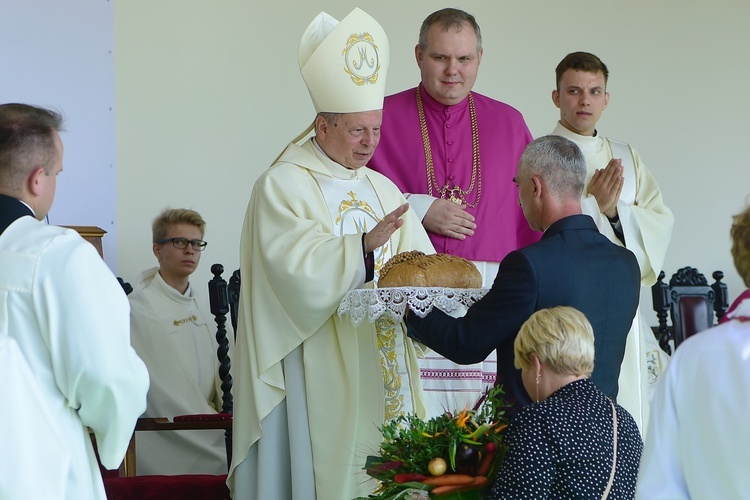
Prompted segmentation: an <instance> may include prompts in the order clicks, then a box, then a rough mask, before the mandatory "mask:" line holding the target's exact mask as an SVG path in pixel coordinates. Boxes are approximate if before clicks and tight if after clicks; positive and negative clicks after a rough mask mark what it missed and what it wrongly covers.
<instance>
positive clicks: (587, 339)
mask: <svg viewBox="0 0 750 500" xmlns="http://www.w3.org/2000/svg"><path fill="white" fill-rule="evenodd" d="M514 350H515V365H516V368H519V369H521V377H522V379H523V384H524V387H525V388H526V391H527V392H528V393H529V395H530V396H531V398H532V399H533V400H534V401H536V402H535V403H532V404H530V405H528V406H526V407H524V408H523V409H522V410H521V411H519V412H518V414H517V415H516V417H515V418H514V419H513V421H512V422H511V424H510V427H509V428H508V431H507V434H506V442H507V444H508V447H509V448H508V453H507V455H506V458H505V462H504V463H503V466H502V467H501V469H500V471H499V472H498V475H497V477H496V479H495V481H494V483H493V484H492V486H491V487H490V490H489V494H488V496H487V498H489V499H515V498H519V499H521V498H529V499H535V500H536V499H542V498H559V499H574V498H580V499H601V498H609V499H622V498H633V497H634V496H635V483H636V479H637V477H638V464H639V462H640V458H641V450H642V449H643V441H642V440H641V435H640V433H639V431H638V428H637V426H636V424H635V420H634V419H633V417H632V416H631V415H630V414H629V413H628V412H627V411H626V410H625V409H624V408H622V407H621V406H619V405H616V404H614V403H613V402H612V401H611V400H610V399H609V398H607V396H605V395H604V393H602V392H601V391H600V390H599V389H597V388H596V387H595V386H594V385H593V384H592V383H591V382H590V381H589V380H588V377H589V375H591V372H592V370H593V369H594V333H593V330H592V328H591V324H590V323H589V322H588V320H587V319H586V317H585V316H584V315H583V313H581V312H579V311H577V310H576V309H573V308H571V307H555V308H552V309H542V310H540V311H537V312H536V313H534V314H533V315H532V316H531V317H530V318H529V320H528V321H526V323H524V325H523V326H522V327H521V330H520V332H519V333H518V336H517V337H516V340H515V344H514ZM613 411H616V419H615V418H613ZM615 433H616V435H617V439H616V440H615V439H614V435H615ZM613 458H616V460H615V461H614V464H613Z"/></svg>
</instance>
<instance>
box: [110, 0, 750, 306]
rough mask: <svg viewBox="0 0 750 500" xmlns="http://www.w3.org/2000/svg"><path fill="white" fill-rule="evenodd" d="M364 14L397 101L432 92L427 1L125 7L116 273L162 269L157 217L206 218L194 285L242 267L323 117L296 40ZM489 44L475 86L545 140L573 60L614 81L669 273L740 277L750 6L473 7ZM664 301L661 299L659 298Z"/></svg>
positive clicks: (533, 2)
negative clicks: (667, 238) (661, 203)
mask: <svg viewBox="0 0 750 500" xmlns="http://www.w3.org/2000/svg"><path fill="white" fill-rule="evenodd" d="M355 5H359V6H361V7H362V8H364V9H365V10H366V11H367V12H368V13H370V14H371V15H373V16H374V17H375V18H376V19H378V20H379V21H380V23H381V24H382V25H383V27H384V28H385V30H386V32H387V33H388V35H389V38H390V42H391V67H390V70H389V75H388V89H389V93H390V92H396V91H398V90H401V89H404V88H407V87H411V86H413V85H414V84H415V83H416V82H417V81H418V71H417V68H416V65H415V63H414V55H413V48H414V45H415V43H416V41H417V32H418V29H419V25H420V24H421V22H422V19H423V18H424V17H425V16H426V15H428V14H429V13H431V12H433V11H434V10H437V9H439V8H442V7H444V6H448V5H449V4H442V3H439V2H434V1H429V0H412V1H409V2H403V1H396V0H383V1H381V2H378V3H369V4H356V3H353V2H350V1H344V0H321V1H317V2H302V1H301V0H299V1H294V2H293V1H289V0H277V1H273V2H252V3H251V2H249V1H247V0H243V1H240V0H217V1H208V0H203V1H199V0H160V1H158V2H154V1H150V0H128V1H123V2H117V3H116V5H115V47H116V58H115V68H116V75H115V76H116V94H115V95H116V103H117V145H118V150H117V167H118V168H117V194H118V206H117V211H118V221H119V241H118V249H119V253H118V263H119V270H120V274H121V275H123V276H125V277H126V278H128V279H131V280H132V279H134V278H135V276H136V275H137V274H138V272H140V271H141V270H142V269H144V268H146V267H148V266H151V265H153V264H154V263H155V259H154V258H153V256H152V255H151V249H150V230H149V227H150V222H151V219H152V218H153V217H154V216H155V215H156V213H157V212H158V211H159V210H161V209H162V208H164V207H165V206H167V205H169V206H184V207H192V208H194V209H196V210H198V211H199V212H201V213H202V214H203V215H204V217H205V218H206V220H207V222H208V232H207V235H206V239H207V240H208V241H209V246H208V249H207V250H206V252H205V254H204V257H203V259H204V260H203V263H202V268H201V269H200V270H199V272H198V274H197V276H196V280H194V281H195V282H198V281H199V280H200V281H205V280H207V279H208V278H209V272H208V268H209V266H210V264H211V263H213V262H222V263H224V264H225V267H227V268H231V269H234V268H236V267H238V265H239V261H238V246H239V232H240V229H241V225H242V220H243V216H244V211H245V207H246V205H247V201H248V199H249V197H250V191H251V189H252V185H253V182H254V180H255V179H256V178H257V176H258V175H259V173H260V172H261V171H262V170H264V169H265V168H267V166H268V165H269V164H270V162H271V161H272V160H273V159H274V158H275V157H276V156H277V155H278V153H279V152H280V151H281V150H282V148H283V147H284V146H285V145H286V144H287V143H288V141H289V140H291V139H292V138H293V137H294V136H296V135H297V133H299V132H301V131H302V130H303V129H304V128H305V127H306V126H307V125H308V124H309V123H310V121H311V120H312V118H313V114H314V111H313V107H312V105H311V103H310V100H309V97H308V95H307V91H306V89H305V87H304V84H303V82H302V78H301V77H300V75H299V71H298V68H297V45H298V42H299V38H300V36H301V34H302V32H303V31H304V29H305V27H306V26H307V25H308V23H309V22H310V21H311V20H312V18H313V17H314V16H315V15H316V14H317V13H318V12H319V11H321V10H326V11H327V12H328V13H329V14H331V15H333V16H334V17H337V18H339V19H341V18H343V17H344V16H345V15H346V14H347V13H348V12H350V11H351V9H352V8H353V7H354V6H355ZM460 7H461V8H463V9H465V10H467V11H469V12H471V13H473V14H474V15H475V16H476V17H477V20H478V22H479V23H480V25H481V27H482V31H483V38H484V59H483V60H482V65H481V69H480V76H479V80H478V82H477V86H476V90H477V91H479V92H482V93H485V94H488V95H490V96H492V97H495V98H498V99H501V100H504V101H506V102H508V103H510V104H512V105H514V106H515V107H517V108H518V109H519V110H521V111H522V112H523V113H524V115H525V117H526V120H527V122H528V124H529V128H530V129H531V131H532V133H533V134H534V135H535V136H538V135H543V134H545V133H548V132H549V131H551V130H552V128H553V127H554V124H555V121H556V120H557V118H558V114H557V110H556V108H555V107H554V106H553V104H552V102H551V99H550V93H551V91H552V89H553V87H554V83H555V82H554V68H555V66H556V64H557V63H558V62H559V60H560V59H562V57H564V56H565V55H566V54H567V53H568V52H572V51H576V50H585V51H589V52H593V53H595V54H597V55H599V56H600V57H601V58H602V59H603V60H604V62H605V63H606V64H607V65H608V66H609V69H610V83H609V91H610V93H611V101H610V106H609V108H608V109H607V111H605V113H604V117H603V119H602V120H601V122H600V127H599V129H600V131H601V132H602V133H604V134H605V135H608V136H612V137H613V138H617V139H619V140H623V141H627V142H630V143H632V144H633V145H634V146H635V147H637V148H638V150H639V151H640V153H641V155H642V157H643V158H644V159H645V161H646V162H647V165H648V166H649V167H650V168H651V170H652V171H653V174H654V175H655V177H656V178H657V180H658V181H659V183H660V185H661V187H662V190H663V193H664V198H665V200H666V202H667V204H668V205H669V206H670V207H671V208H672V210H673V211H674V213H675V218H676V224H675V229H674V234H673V237H672V244H671V247H670V250H669V253H668V255H667V261H666V263H665V265H664V269H665V271H666V272H667V274H668V276H669V275H671V273H672V272H674V271H676V270H677V269H678V268H679V267H682V266H685V265H692V266H695V267H697V268H698V269H700V270H701V271H703V272H704V274H706V275H707V277H708V278H709V280H710V274H711V272H712V271H713V270H716V269H720V270H723V271H724V272H725V274H726V275H727V278H726V279H725V281H726V282H727V283H728V284H729V287H730V298H734V297H735V296H736V295H737V294H738V293H739V292H740V290H742V289H743V288H744V286H743V285H742V283H741V281H740V279H739V277H738V276H737V274H736V272H735V271H734V267H733V265H732V262H731V257H730V254H729V248H730V242H729V237H728V229H729V226H730V224H731V215H732V214H734V213H737V212H739V211H740V210H741V209H742V208H743V207H744V203H745V197H746V195H747V194H748V193H750V173H749V169H748V161H747V160H746V157H747V154H746V152H745V148H744V147H743V146H744V142H745V141H743V139H744V136H745V134H746V132H747V130H748V126H747V124H746V118H747V116H750V94H749V93H748V92H747V91H746V90H745V87H746V86H747V82H748V80H750V66H749V65H748V64H747V54H746V51H747V47H748V46H750V34H748V32H747V30H746V29H745V26H744V25H745V24H746V20H747V19H750V4H748V3H745V2H740V1H729V0H717V1H715V2H711V3H708V2H698V1H695V0H689V1H677V0H659V1H653V0H631V1H628V2H623V1H620V2H601V1H588V0H585V1H584V0H568V1H565V2H552V1H541V0H528V1H524V2H509V1H490V0H483V1H476V0H475V1H464V2H461V3H460ZM648 300H649V302H648V303H649V304H650V298H649V299H648Z"/></svg>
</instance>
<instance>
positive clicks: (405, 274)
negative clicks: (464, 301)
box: [378, 250, 482, 288]
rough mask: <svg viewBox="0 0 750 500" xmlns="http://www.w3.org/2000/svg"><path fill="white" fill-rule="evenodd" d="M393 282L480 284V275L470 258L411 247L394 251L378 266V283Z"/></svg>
mask: <svg viewBox="0 0 750 500" xmlns="http://www.w3.org/2000/svg"><path fill="white" fill-rule="evenodd" d="M396 286H427V287H446V288H481V287H482V275H481V274H479V270H478V269H477V267H476V266H475V265H474V264H473V263H472V262H471V261H468V260H466V259H463V258H461V257H456V256H455V255H448V254H444V253H438V254H431V255H425V254H424V253H422V252H420V251H418V250H412V251H410V252H401V253H399V254H397V255H394V256H393V257H392V258H391V259H390V260H389V261H388V262H386V263H385V265H384V266H383V267H382V268H381V269H380V280H379V281H378V287H379V288H387V287H396Z"/></svg>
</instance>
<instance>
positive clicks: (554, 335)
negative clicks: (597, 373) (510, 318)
mask: <svg viewBox="0 0 750 500" xmlns="http://www.w3.org/2000/svg"><path fill="white" fill-rule="evenodd" d="M513 350H514V353H515V362H514V364H515V366H516V368H518V369H521V370H523V369H528V368H530V367H531V366H532V364H533V362H532V358H531V354H532V353H534V354H536V355H537V357H538V358H539V361H541V362H542V363H544V365H545V366H547V367H548V368H550V369H551V370H553V371H554V372H555V373H558V374H560V375H584V376H586V377H588V376H590V375H591V372H592V371H594V329H593V328H592V327H591V323H589V320H587V319H586V316H584V314H583V313H582V312H580V311H579V310H577V309H574V308H572V307H567V306H558V307H552V308H550V309H540V310H539V311H537V312H535V313H534V314H532V315H531V317H530V318H529V319H528V320H526V322H525V323H524V324H523V325H522V326H521V330H520V331H519V332H518V335H517V336H516V340H515V342H514V343H513Z"/></svg>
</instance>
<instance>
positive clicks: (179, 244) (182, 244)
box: [156, 238, 208, 252]
mask: <svg viewBox="0 0 750 500" xmlns="http://www.w3.org/2000/svg"><path fill="white" fill-rule="evenodd" d="M170 241H171V242H172V245H174V247H175V248H179V249H183V248H187V246H188V243H190V246H192V247H193V250H195V251H196V252H202V251H203V250H204V249H205V248H206V245H208V243H206V242H205V241H203V240H189V239H187V238H165V239H163V240H159V241H157V242H156V243H158V244H159V245H163V244H164V243H169V242H170Z"/></svg>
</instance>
